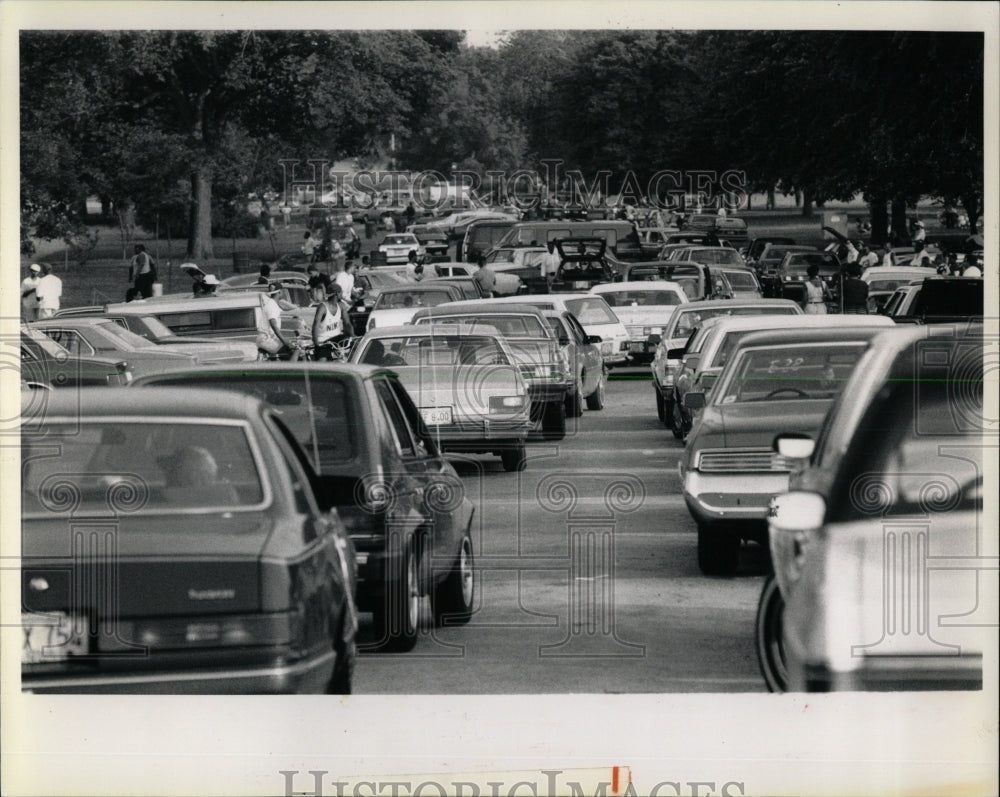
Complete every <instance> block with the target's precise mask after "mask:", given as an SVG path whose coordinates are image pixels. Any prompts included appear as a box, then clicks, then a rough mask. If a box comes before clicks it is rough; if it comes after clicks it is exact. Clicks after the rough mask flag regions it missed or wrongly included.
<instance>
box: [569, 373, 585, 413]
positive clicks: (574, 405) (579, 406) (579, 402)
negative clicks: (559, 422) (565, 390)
mask: <svg viewBox="0 0 1000 797" xmlns="http://www.w3.org/2000/svg"><path fill="white" fill-rule="evenodd" d="M581 415H583V380H579V381H577V383H576V390H574V391H573V393H572V395H567V396H566V417H567V418H579V417H580V416H581Z"/></svg>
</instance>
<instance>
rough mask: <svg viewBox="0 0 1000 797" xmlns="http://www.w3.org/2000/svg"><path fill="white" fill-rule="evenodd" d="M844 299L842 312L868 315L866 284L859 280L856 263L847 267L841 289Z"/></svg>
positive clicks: (859, 275)
mask: <svg viewBox="0 0 1000 797" xmlns="http://www.w3.org/2000/svg"><path fill="white" fill-rule="evenodd" d="M841 294H842V295H843V297H844V312H845V313H853V314H855V315H857V314H867V313H868V283H867V282H865V281H864V280H863V279H861V266H859V265H858V264H857V263H849V264H848V265H847V275H846V279H844V281H843V283H842V287H841Z"/></svg>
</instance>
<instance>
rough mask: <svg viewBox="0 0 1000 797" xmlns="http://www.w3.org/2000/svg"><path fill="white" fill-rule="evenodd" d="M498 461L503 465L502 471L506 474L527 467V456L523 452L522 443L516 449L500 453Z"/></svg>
mask: <svg viewBox="0 0 1000 797" xmlns="http://www.w3.org/2000/svg"><path fill="white" fill-rule="evenodd" d="M500 461H501V462H502V463H503V469H504V470H505V471H507V472H508V473H512V472H514V471H518V470H524V469H525V468H526V467H527V465H528V454H527V452H525V450H524V443H521V444H520V445H519V446H518V447H517V448H510V449H504V450H503V451H501V452H500Z"/></svg>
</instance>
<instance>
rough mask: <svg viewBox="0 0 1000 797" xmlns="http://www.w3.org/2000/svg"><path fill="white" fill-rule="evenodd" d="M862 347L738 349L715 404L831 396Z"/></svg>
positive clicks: (860, 353)
mask: <svg viewBox="0 0 1000 797" xmlns="http://www.w3.org/2000/svg"><path fill="white" fill-rule="evenodd" d="M866 346H867V344H866V343H863V342H858V343H829V342H828V343H821V344H803V345H797V346H789V347H768V348H766V349H763V348H762V349H750V350H747V351H743V352H738V353H737V354H736V357H737V359H736V360H734V362H733V364H732V369H733V370H732V376H731V377H730V378H729V379H728V381H727V383H726V385H725V387H724V388H723V390H722V391H721V392H720V393H719V394H718V399H717V403H718V404H720V405H726V404H741V403H744V402H762V401H787V400H801V399H834V398H836V397H837V396H838V395H839V394H840V391H841V390H842V389H843V387H844V385H845V384H846V383H847V380H848V379H849V378H850V376H851V373H852V372H853V371H854V366H855V365H856V364H857V362H858V360H859V359H860V358H861V355H862V354H863V353H864V351H865V348H866Z"/></svg>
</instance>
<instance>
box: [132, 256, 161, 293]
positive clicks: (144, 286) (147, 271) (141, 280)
mask: <svg viewBox="0 0 1000 797" xmlns="http://www.w3.org/2000/svg"><path fill="white" fill-rule="evenodd" d="M128 281H129V282H131V283H132V284H133V285H134V286H135V288H136V290H138V291H139V294H140V295H141V296H142V298H143V299H148V298H149V297H150V296H152V295H153V283H154V282H156V261H155V260H153V258H152V257H151V256H150V255H149V253H148V252H147V251H146V247H145V246H143V245H142V244H136V245H135V255H133V257H132V260H131V262H130V263H129V267H128Z"/></svg>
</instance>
